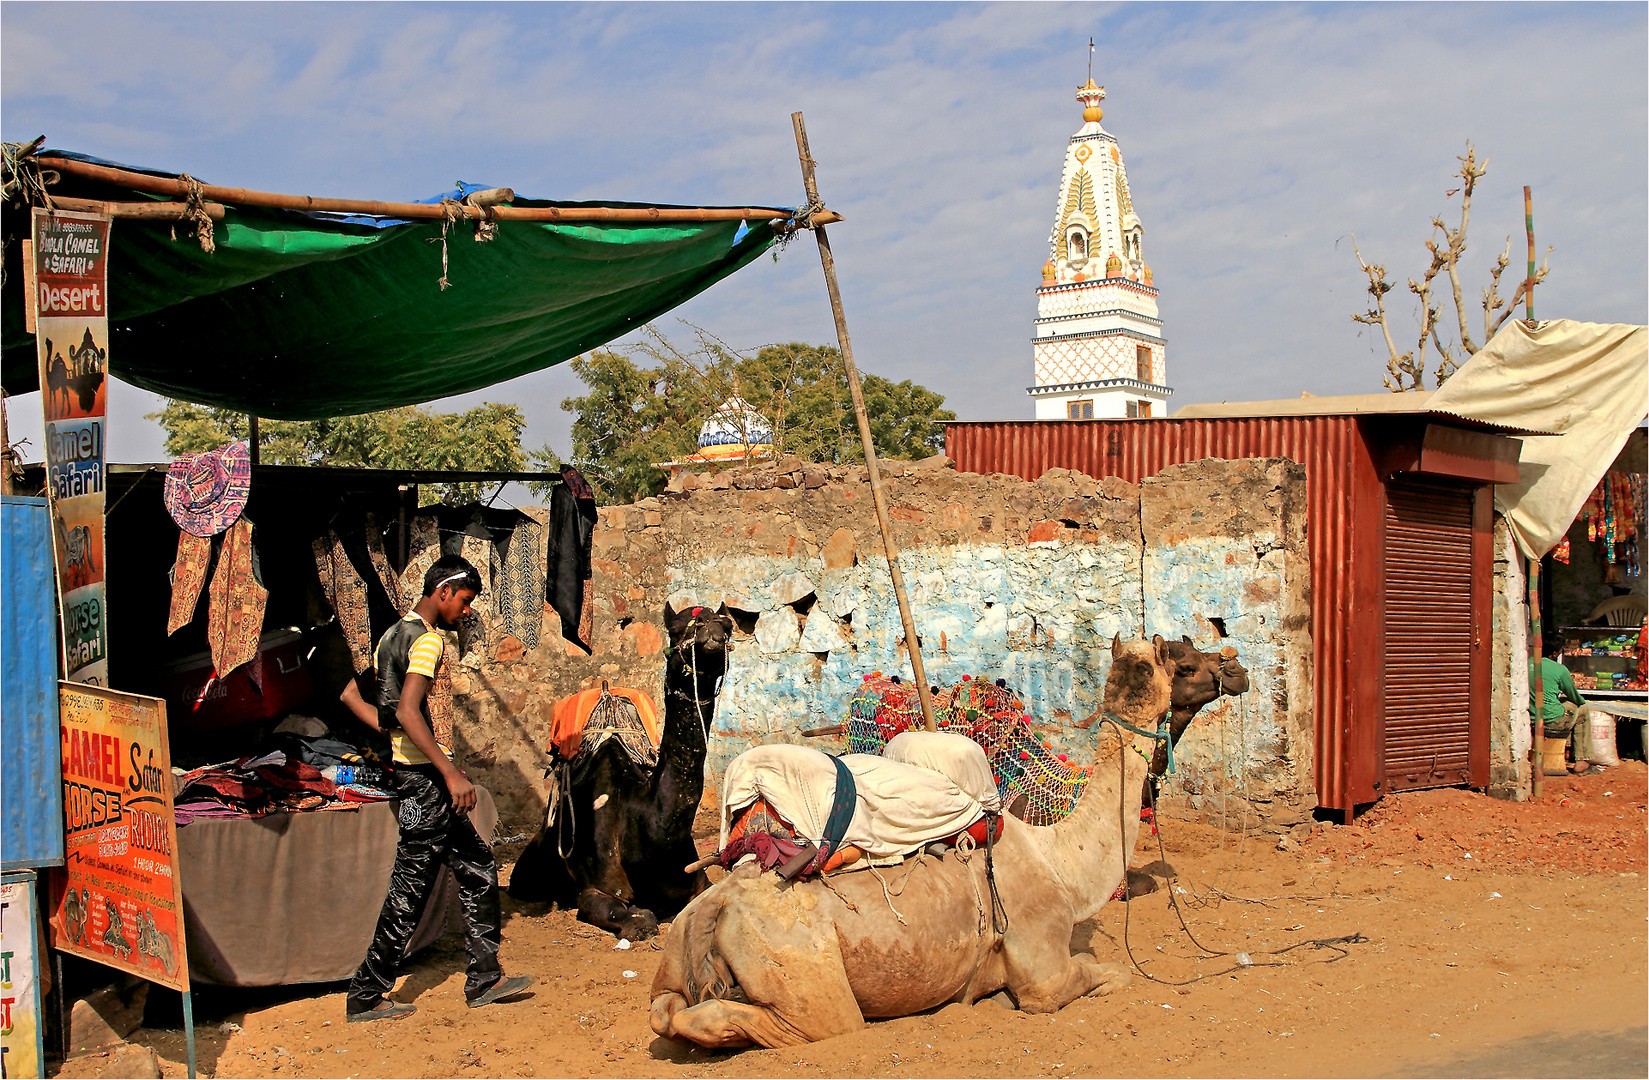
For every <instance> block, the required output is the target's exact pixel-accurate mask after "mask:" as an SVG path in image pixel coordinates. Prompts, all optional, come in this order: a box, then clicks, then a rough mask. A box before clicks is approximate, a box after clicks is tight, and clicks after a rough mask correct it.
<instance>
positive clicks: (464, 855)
mask: <svg viewBox="0 0 1649 1080" xmlns="http://www.w3.org/2000/svg"><path fill="white" fill-rule="evenodd" d="M389 786H390V788H391V789H392V790H393V791H394V792H395V794H396V796H397V797H398V798H399V799H400V811H399V818H400V826H401V842H400V844H399V845H398V846H397V847H396V849H395V868H394V869H393V870H391V871H390V875H389V895H388V896H387V897H385V898H384V910H383V912H382V914H380V915H379V916H378V929H377V930H376V931H374V933H373V935H372V944H371V946H370V947H368V949H367V951H366V959H365V960H362V961H361V966H360V969H359V970H357V971H356V972H355V977H354V978H353V979H351V980H350V981H349V1001H348V1005H347V1006H346V1008H347V1011H348V1012H350V1013H358V1012H364V1011H366V1010H368V1009H371V1008H373V1007H374V1006H376V1005H377V1004H378V1002H380V1001H382V1000H383V998H384V995H386V994H388V993H389V992H390V990H392V989H393V988H394V986H395V969H396V967H397V966H398V965H399V964H400V962H401V958H402V957H403V956H404V955H405V954H406V949H407V943H408V942H410V941H411V940H412V932H413V931H414V930H416V929H417V928H418V920H419V918H420V917H421V916H422V915H423V911H424V904H425V903H426V902H427V901H428V900H429V895H430V892H431V891H432V890H433V889H434V887H435V878H436V875H437V874H438V873H439V872H440V869H441V865H442V864H443V863H445V864H446V865H447V866H448V867H449V868H450V869H451V870H452V875H453V877H455V878H457V879H458V896H459V899H460V901H461V903H462V906H463V913H464V948H465V949H466V950H467V951H468V953H469V972H468V975H467V977H466V978H465V980H464V996H465V998H467V999H473V998H475V997H477V996H478V995H480V994H481V993H483V992H484V991H485V990H486V989H487V988H488V987H490V986H491V985H492V984H493V983H495V982H497V981H498V979H499V978H500V976H501V975H502V974H503V970H502V969H501V968H500V967H499V966H498V946H499V942H500V941H501V940H502V920H501V918H500V915H499V910H498V865H497V864H496V863H495V862H493V859H492V849H491V848H489V847H488V846H487V845H486V843H485V842H484V841H483V840H482V839H481V837H480V835H479V834H478V833H477V832H476V831H475V826H474V825H472V824H471V823H470V819H469V817H468V816H467V815H464V814H458V813H455V812H454V811H453V807H452V796H451V795H449V794H448V793H447V786H446V784H445V783H443V782H442V780H441V776H440V774H439V773H437V772H436V771H435V770H434V769H433V768H431V767H428V766H406V765H400V766H397V767H396V769H395V772H394V773H393V775H392V776H391V777H390V781H389Z"/></svg>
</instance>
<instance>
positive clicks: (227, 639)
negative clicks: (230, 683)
mask: <svg viewBox="0 0 1649 1080" xmlns="http://www.w3.org/2000/svg"><path fill="white" fill-rule="evenodd" d="M268 601H269V590H268V589H265V588H264V587H263V585H262V584H261V583H260V582H259V581H258V573H257V566H256V554H255V552H254V550H253V547H252V523H251V522H250V521H248V520H247V519H246V518H245V517H241V518H239V519H238V520H237V521H236V522H235V523H234V525H232V526H230V528H229V531H228V533H227V534H225V536H224V538H223V550H222V551H221V552H220V553H219V554H218V568H217V570H216V571H215V572H213V574H212V584H211V587H210V588H209V589H208V590H207V607H206V641H207V645H208V646H209V647H210V648H211V650H212V668H213V670H214V671H215V672H216V674H217V677H218V678H220V679H221V678H223V677H224V676H225V675H228V674H229V673H230V672H231V671H234V670H235V669H236V668H238V667H240V666H241V665H242V664H244V663H246V662H248V661H250V660H252V659H254V658H256V657H257V656H258V655H259V653H258V637H259V635H261V634H262V633H263V613H264V608H265V606H266V605H267V603H268ZM259 676H261V672H254V681H261V678H260V677H259Z"/></svg>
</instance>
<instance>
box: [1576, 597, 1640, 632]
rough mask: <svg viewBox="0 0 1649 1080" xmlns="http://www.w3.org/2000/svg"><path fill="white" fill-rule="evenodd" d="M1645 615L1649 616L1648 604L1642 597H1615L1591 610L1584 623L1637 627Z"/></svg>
mask: <svg viewBox="0 0 1649 1080" xmlns="http://www.w3.org/2000/svg"><path fill="white" fill-rule="evenodd" d="M1645 615H1649V602H1645V601H1644V599H1643V597H1641V596H1616V597H1613V598H1612V599H1609V600H1605V601H1604V602H1603V603H1601V604H1599V605H1598V606H1597V607H1595V608H1593V609H1592V613H1591V614H1590V615H1588V616H1586V622H1587V624H1588V625H1589V624H1592V623H1603V624H1606V625H1608V626H1639V625H1641V624H1642V623H1643V618H1644V616H1645Z"/></svg>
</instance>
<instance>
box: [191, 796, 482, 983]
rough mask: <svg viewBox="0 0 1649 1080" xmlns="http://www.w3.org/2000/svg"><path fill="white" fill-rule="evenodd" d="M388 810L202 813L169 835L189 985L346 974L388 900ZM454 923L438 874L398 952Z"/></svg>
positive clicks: (445, 882)
mask: <svg viewBox="0 0 1649 1080" xmlns="http://www.w3.org/2000/svg"><path fill="white" fill-rule="evenodd" d="M476 791H477V792H478V793H479V796H480V798H479V801H478V802H477V804H476V808H475V812H474V815H473V817H474V818H475V821H476V825H477V828H478V829H480V831H481V835H482V836H484V837H488V838H490V837H491V836H492V831H493V828H494V827H495V826H496V825H497V823H498V812H497V810H496V809H495V808H494V806H493V802H492V796H491V794H489V793H488V792H487V790H486V789H485V788H483V787H479V786H477V788H476ZM395 808H396V804H395V803H393V802H381V803H367V804H363V805H362V806H361V808H360V809H359V810H353V811H326V812H310V813H301V814H291V813H280V814H270V815H269V816H267V817H261V818H228V819H217V820H212V819H205V818H203V819H198V820H196V821H194V822H192V823H190V824H189V825H186V826H184V827H183V828H180V829H178V831H177V842H178V873H179V874H180V875H181V876H182V879H183V911H184V920H185V921H184V927H185V936H186V939H187V941H188V948H189V978H190V979H191V981H195V982H202V983H215V984H218V985H221V986H283V985H288V984H293V983H316V982H336V981H338V980H341V979H347V978H349V977H350V976H351V975H353V974H355V969H356V968H357V967H359V966H360V963H361V958H362V957H364V956H365V955H366V950H367V946H368V945H369V944H371V942H372V932H373V930H374V928H376V926H377V924H378V913H379V911H381V910H382V908H383V906H384V897H385V896H387V895H388V893H389V872H390V867H392V866H393V865H394V863H395V845H396V843H397V841H398V839H399V829H398V828H397V826H396V821H395ZM461 925H462V923H461V918H460V913H459V904H458V884H457V882H456V881H454V880H453V877H452V874H451V872H449V871H448V870H447V869H446V867H442V868H441V874H440V877H438V878H437V879H436V883H435V889H434V891H433V892H432V893H431V894H430V900H429V904H428V905H427V906H426V907H425V908H424V915H423V919H422V920H421V921H420V922H419V924H418V929H417V930H416V931H415V932H414V933H413V935H412V942H411V944H410V945H409V946H408V949H407V951H408V953H413V952H416V951H418V950H419V949H422V948H424V947H425V946H427V945H430V944H431V943H433V942H434V941H436V940H437V939H439V938H440V937H442V936H443V935H444V934H445V933H446V932H447V931H448V930H450V929H456V928H460V927H461Z"/></svg>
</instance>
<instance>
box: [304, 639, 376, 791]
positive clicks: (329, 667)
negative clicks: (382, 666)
mask: <svg viewBox="0 0 1649 1080" xmlns="http://www.w3.org/2000/svg"><path fill="white" fill-rule="evenodd" d="M311 640H312V642H313V647H312V648H311V650H310V653H309V679H310V685H311V687H312V689H313V694H314V700H313V705H312V707H313V709H314V710H315V714H316V716H318V717H319V718H320V719H321V720H323V721H325V722H326V726H327V727H328V728H330V729H331V732H332V737H333V738H335V739H338V740H339V741H341V742H346V743H349V744H350V745H352V746H355V747H358V748H359V749H360V752H361V757H362V758H363V759H364V760H365V761H367V762H368V763H372V764H379V763H382V762H387V761H388V760H389V757H390V750H389V734H388V733H387V732H385V731H384V730H383V729H382V728H381V727H380V726H379V724H378V706H377V704H376V703H377V700H378V669H377V668H371V667H369V668H367V669H366V670H365V671H362V672H359V673H357V672H356V671H355V665H354V662H353V660H352V658H351V656H350V651H349V644H348V642H346V641H345V640H344V634H343V631H342V630H341V629H339V627H338V624H337V623H332V624H330V625H328V626H325V627H322V628H321V629H320V630H319V631H318V632H316V635H315V637H314V638H312V639H311Z"/></svg>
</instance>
